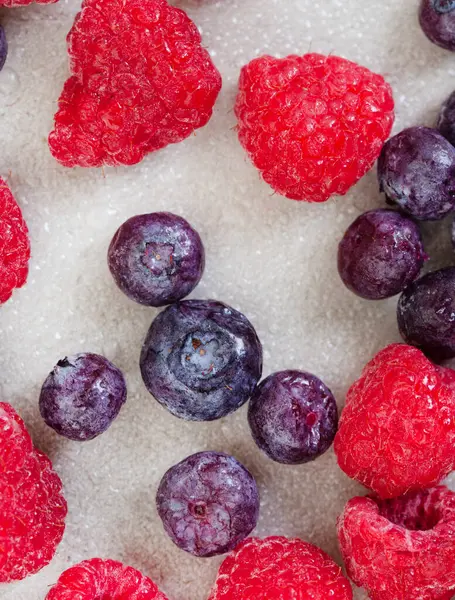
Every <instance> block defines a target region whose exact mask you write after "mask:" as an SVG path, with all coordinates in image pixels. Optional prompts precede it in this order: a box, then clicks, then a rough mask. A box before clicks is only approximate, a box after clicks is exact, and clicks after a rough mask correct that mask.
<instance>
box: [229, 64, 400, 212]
mask: <svg viewBox="0 0 455 600" xmlns="http://www.w3.org/2000/svg"><path fill="white" fill-rule="evenodd" d="M235 114H236V116H237V119H238V135H239V140H240V143H241V144H242V146H243V147H244V148H245V150H246V151H247V153H248V155H249V157H250V158H251V160H252V162H253V163H254V165H255V166H256V167H257V168H258V169H259V171H260V172H261V174H262V177H263V178H264V180H265V181H266V182H267V183H268V184H269V185H270V186H271V187H272V188H273V189H274V190H275V191H276V192H278V193H279V194H282V195H283V196H286V197H287V198H290V199H293V200H306V201H307V202H324V201H326V200H327V199H328V198H329V197H330V196H332V195H334V194H340V195H343V194H346V192H347V191H348V190H349V188H350V187H351V186H353V185H354V184H355V183H356V182H357V181H358V180H359V179H360V178H361V177H363V175H365V173H366V172H367V171H369V169H371V167H372V166H373V163H374V161H375V160H376V158H377V157H378V156H379V153H380V151H381V148H382V145H383V143H384V141H385V140H386V139H387V138H388V136H389V134H390V131H391V129H392V124H393V121H394V102H393V97H392V90H391V88H390V86H389V85H388V84H387V83H386V82H385V80H384V79H383V77H381V75H377V74H375V73H372V72H371V71H369V70H368V69H366V68H365V67H361V66H359V65H357V64H355V63H353V62H351V61H349V60H346V59H344V58H339V57H337V56H323V55H321V54H305V55H304V56H288V57H286V58H282V59H278V58H274V57H272V56H262V57H260V58H256V59H254V60H252V61H251V62H250V63H248V64H247V65H246V66H244V67H243V69H242V71H241V74H240V80H239V92H238V95H237V101H236V105H235Z"/></svg>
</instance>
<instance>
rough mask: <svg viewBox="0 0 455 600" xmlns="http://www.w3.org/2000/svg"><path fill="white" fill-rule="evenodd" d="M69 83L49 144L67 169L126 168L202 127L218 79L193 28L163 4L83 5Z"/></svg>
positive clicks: (91, 1)
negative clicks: (103, 166)
mask: <svg viewBox="0 0 455 600" xmlns="http://www.w3.org/2000/svg"><path fill="white" fill-rule="evenodd" d="M68 51H69V55H70V66H71V71H72V76H71V77H70V78H69V79H68V80H67V82H66V83H65V86H64V88H63V92H62V94H61V96H60V99H59V108H58V111H57V113H56V115H55V128H54V130H53V131H52V132H51V134H50V136H49V146H50V149H51V152H52V154H53V155H54V157H55V158H56V159H57V160H58V161H59V162H61V163H62V164H63V165H64V166H66V167H74V166H81V167H100V166H101V165H119V164H123V165H132V164H135V163H137V162H139V161H141V160H142V159H143V158H144V156H145V155H146V154H147V153H148V152H153V151H154V150H158V149H159V148H163V147H164V146H167V145H168V144H172V143H175V142H180V141H181V140H183V139H185V138H187V137H188V136H189V135H191V134H192V133H193V132H194V131H195V130H196V129H198V128H199V127H202V126H203V125H205V124H206V123H207V122H208V120H209V119H210V117H211V114H212V108H213V105H214V103H215V100H216V97H217V95H218V92H219V91H220V89H221V77H220V74H219V73H218V71H217V70H216V68H215V67H214V65H213V64H212V61H211V59H210V56H209V54H208V52H207V51H206V50H205V49H204V48H203V47H202V46H201V36H200V34H199V32H198V30H197V28H196V26H195V25H194V23H193V22H192V21H191V20H190V19H189V18H188V17H187V15H186V14H185V13H184V12H183V11H182V10H180V9H177V8H175V7H173V6H170V5H169V4H168V3H167V2H166V0H84V2H83V5H82V11H81V12H80V13H79V15H78V16H77V17H76V20H75V22H74V25H73V28H72V29H71V31H70V33H69V34H68Z"/></svg>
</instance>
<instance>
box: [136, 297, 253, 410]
mask: <svg viewBox="0 0 455 600" xmlns="http://www.w3.org/2000/svg"><path fill="white" fill-rule="evenodd" d="M140 366H141V373H142V378H143V380H144V383H145V385H146V387H147V389H148V390H149V392H150V393H151V394H153V396H154V397H155V398H156V400H158V402H160V403H161V404H162V405H163V406H165V407H166V408H167V409H168V410H169V411H170V412H171V413H172V414H174V415H176V416H177V417H181V418H182V419H186V420H189V421H212V420H214V419H219V418H220V417H223V416H225V415H227V414H229V413H231V412H233V411H235V410H237V409H238V408H239V407H240V406H242V404H244V403H245V402H246V401H247V400H248V399H249V397H250V396H251V394H252V393H253V390H254V388H255V386H256V384H257V382H258V381H259V379H260V377H261V373H262V346H261V343H260V341H259V339H258V336H257V334H256V331H255V330H254V327H253V326H252V324H251V323H250V322H249V321H248V319H247V318H246V317H245V316H244V315H242V314H241V313H240V312H238V311H236V310H234V309H233V308H231V307H230V306H227V305H226V304H223V303H221V302H216V301H214V300H184V301H182V302H177V303H176V304H173V305H172V306H169V307H168V308H166V309H165V310H164V311H163V312H162V313H160V314H159V315H158V316H157V317H156V319H155V320H154V321H153V323H152V325H151V327H150V329H149V332H148V334H147V337H146V339H145V342H144V346H143V348H142V353H141V359H140Z"/></svg>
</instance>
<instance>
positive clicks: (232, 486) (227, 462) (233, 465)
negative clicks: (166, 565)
mask: <svg viewBox="0 0 455 600" xmlns="http://www.w3.org/2000/svg"><path fill="white" fill-rule="evenodd" d="M156 506H157V509H158V514H159V515H160V517H161V520H162V521H163V525H164V529H165V530H166V533H167V534H168V535H169V537H170V538H171V540H172V541H173V542H174V544H176V545H177V546H178V547H179V548H181V549H182V550H185V551H186V552H190V553H191V554H194V555H195V556H201V557H207V556H214V555H216V554H224V553H225V552H229V551H230V550H232V549H233V548H235V546H237V544H238V543H239V542H241V541H242V540H243V539H245V538H246V537H247V536H248V535H249V534H250V533H251V532H252V531H253V529H254V528H255V527H256V523H257V520H258V515H259V493H258V489H257V486H256V482H255V480H254V478H253V476H252V475H251V473H250V472H249V471H247V469H245V467H244V466H243V465H242V464H240V463H239V461H238V460H236V459H235V458H234V457H233V456H229V455H228V454H223V453H221V452H198V453H197V454H193V455H192V456H189V457H188V458H186V459H185V460H182V462H180V463H178V464H177V465H175V466H174V467H171V468H170V469H169V471H167V473H165V475H164V477H163V479H162V480H161V483H160V486H159V488H158V492H157V494H156Z"/></svg>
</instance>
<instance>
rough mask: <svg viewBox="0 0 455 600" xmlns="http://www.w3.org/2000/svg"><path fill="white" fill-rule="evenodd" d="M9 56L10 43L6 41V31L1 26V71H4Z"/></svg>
mask: <svg viewBox="0 0 455 600" xmlns="http://www.w3.org/2000/svg"><path fill="white" fill-rule="evenodd" d="M7 56H8V42H7V41H6V35H5V30H4V29H3V27H2V25H0V71H1V70H2V69H3V67H4V65H5V61H6V57H7Z"/></svg>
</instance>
